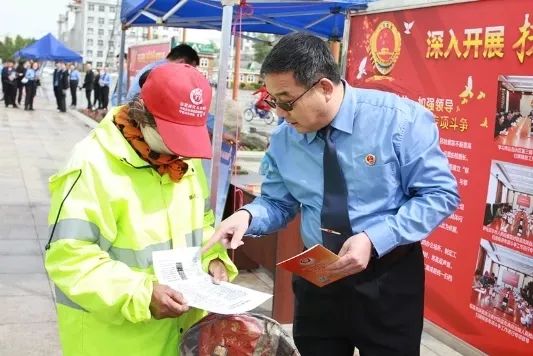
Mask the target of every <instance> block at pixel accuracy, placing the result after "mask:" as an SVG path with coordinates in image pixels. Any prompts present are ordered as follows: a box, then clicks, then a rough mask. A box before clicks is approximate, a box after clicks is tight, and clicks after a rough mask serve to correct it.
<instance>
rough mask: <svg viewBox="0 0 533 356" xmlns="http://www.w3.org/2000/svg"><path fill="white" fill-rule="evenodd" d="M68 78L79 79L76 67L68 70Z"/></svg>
mask: <svg viewBox="0 0 533 356" xmlns="http://www.w3.org/2000/svg"><path fill="white" fill-rule="evenodd" d="M69 79H70V80H77V81H78V82H79V81H80V79H81V77H80V72H78V70H77V69H74V70H73V71H72V72H70V78H69Z"/></svg>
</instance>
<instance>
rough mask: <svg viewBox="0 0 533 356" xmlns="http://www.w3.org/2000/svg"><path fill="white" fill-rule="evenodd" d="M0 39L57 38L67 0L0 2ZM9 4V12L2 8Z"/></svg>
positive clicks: (211, 34) (195, 34)
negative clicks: (15, 37)
mask: <svg viewBox="0 0 533 356" xmlns="http://www.w3.org/2000/svg"><path fill="white" fill-rule="evenodd" d="M1 2H2V8H1V10H0V37H1V38H3V37H4V36H6V35H9V36H16V35H21V36H22V37H34V38H36V39H38V38H41V37H43V36H44V35H46V34H47V33H48V32H51V33H52V34H53V35H54V36H57V19H58V17H59V14H60V13H65V11H66V10H67V8H66V5H67V4H68V3H69V2H70V1H69V0H1ZM4 2H8V3H9V6H8V8H9V11H6V10H7V7H6V6H4V5H5V4H4ZM219 37H220V35H219V34H218V32H216V31H200V30H188V31H187V38H188V39H189V40H193V38H194V41H195V42H209V40H214V41H216V42H218V40H219Z"/></svg>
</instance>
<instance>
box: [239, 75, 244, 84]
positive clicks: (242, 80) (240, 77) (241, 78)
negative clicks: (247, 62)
mask: <svg viewBox="0 0 533 356" xmlns="http://www.w3.org/2000/svg"><path fill="white" fill-rule="evenodd" d="M239 81H240V82H241V83H242V82H244V74H241V75H240V76H239Z"/></svg>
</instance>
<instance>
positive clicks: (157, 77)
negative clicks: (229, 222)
mask: <svg viewBox="0 0 533 356" xmlns="http://www.w3.org/2000/svg"><path fill="white" fill-rule="evenodd" d="M210 101H211V88H210V86H209V83H208V82H207V80H206V79H205V78H204V77H203V75H202V74H201V73H200V72H198V71H197V70H196V69H195V68H193V67H191V66H189V65H186V64H174V63H169V64H165V65H162V66H160V67H158V68H156V69H154V70H153V71H152V73H150V75H149V76H148V79H147V81H146V82H145V84H144V86H143V88H142V91H141V95H140V97H139V98H136V99H134V100H133V101H131V102H129V103H128V104H127V105H124V106H120V107H117V108H114V109H113V110H112V111H110V113H109V114H108V115H107V116H106V117H105V118H104V119H103V121H102V122H101V123H100V125H99V126H98V127H97V128H96V129H94V130H93V131H92V132H91V133H90V134H89V135H88V136H87V137H86V138H85V139H84V140H82V141H81V142H80V143H78V144H77V145H76V146H75V148H74V151H73V152H72V154H71V157H70V159H69V161H68V163H67V164H66V167H64V168H63V169H62V170H61V171H59V172H58V173H57V174H55V175H54V176H52V177H51V178H50V190H51V196H52V197H51V208H50V214H49V223H50V241H49V243H48V245H47V251H46V258H45V265H46V270H47V271H48V274H49V276H50V278H51V280H52V281H53V282H54V284H55V293H56V303H57V313H58V323H59V334H60V339H61V345H62V348H63V354H64V355H65V356H69V355H75V356H79V355H97V356H105V355H110V356H111V355H112V356H118V355H128V356H132V355H143V356H152V355H153V356H155V355H158V356H159V355H163V356H166V355H178V353H179V351H178V347H179V342H180V339H181V335H182V334H183V332H184V331H185V330H187V329H188V328H189V327H190V326H191V325H192V324H193V323H195V322H196V321H198V320H199V319H200V318H201V317H203V316H204V315H205V312H204V311H202V310H198V309H194V308H189V307H188V306H187V302H186V300H184V298H183V296H182V295H181V294H180V293H179V291H174V290H172V289H170V288H169V287H167V286H164V285H160V284H158V283H157V280H156V278H155V276H154V272H153V266H152V252H153V251H157V250H165V249H171V248H178V247H187V246H200V245H201V244H202V242H203V241H206V240H207V239H208V238H209V237H210V235H211V234H212V232H213V229H212V227H211V225H212V223H213V221H214V217H213V214H212V212H211V210H207V212H206V209H205V206H206V199H207V198H208V191H209V189H208V187H207V180H206V177H205V174H204V172H203V170H202V165H201V163H200V159H198V158H210V157H211V144H210V140H209V136H208V132H207V129H206V126H205V121H206V118H207V111H208V109H209V105H210ZM193 158H194V159H193ZM202 266H203V268H204V270H205V271H206V272H209V273H211V275H213V277H214V278H215V279H218V280H232V279H233V278H234V277H235V276H236V275H237V270H236V267H235V266H234V265H233V263H232V262H231V260H230V259H229V258H228V255H227V253H226V250H225V249H224V248H223V247H222V246H221V245H218V246H215V247H214V248H211V249H209V250H207V251H206V252H204V254H203V255H202Z"/></svg>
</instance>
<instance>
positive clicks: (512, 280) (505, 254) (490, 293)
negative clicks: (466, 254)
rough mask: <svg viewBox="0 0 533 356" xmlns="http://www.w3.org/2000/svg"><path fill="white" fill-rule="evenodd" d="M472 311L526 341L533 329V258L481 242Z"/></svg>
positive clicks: (471, 302)
mask: <svg viewBox="0 0 533 356" xmlns="http://www.w3.org/2000/svg"><path fill="white" fill-rule="evenodd" d="M470 309H472V310H474V311H475V312H476V314H477V315H479V316H480V318H482V319H483V320H486V321H487V322H489V323H491V324H494V323H497V325H505V326H506V327H507V328H508V329H509V330H514V331H515V332H516V333H518V334H519V335H522V338H523V339H524V340H527V335H531V332H532V330H533V329H532V325H533V259H531V258H530V257H529V256H527V255H525V254H523V253H520V252H517V251H515V250H512V249H510V248H508V247H505V246H502V245H499V244H496V243H493V242H490V241H488V240H485V239H481V244H480V247H479V254H478V260H477V263H476V269H475V272H474V279H473V282H472V296H471V299H470Z"/></svg>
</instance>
